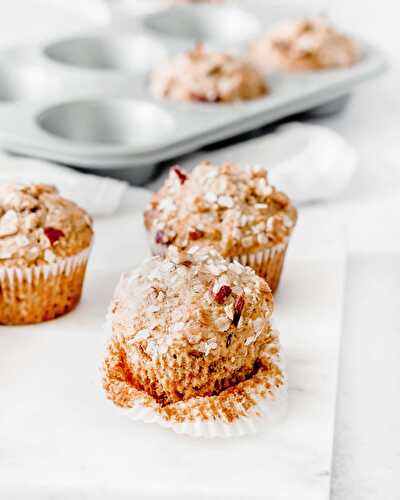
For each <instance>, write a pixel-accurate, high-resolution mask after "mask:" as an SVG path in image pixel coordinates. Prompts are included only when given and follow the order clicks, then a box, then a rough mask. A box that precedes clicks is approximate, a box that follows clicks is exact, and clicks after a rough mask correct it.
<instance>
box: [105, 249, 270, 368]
mask: <svg viewBox="0 0 400 500" xmlns="http://www.w3.org/2000/svg"><path fill="white" fill-rule="evenodd" d="M272 308H273V299H272V294H271V291H270V289H269V287H268V285H267V284H266V282H265V281H264V280H263V279H262V278H259V277H258V276H256V274H255V273H254V271H253V270H252V269H250V268H248V267H244V266H242V265H241V264H239V263H237V262H233V263H228V262H226V261H225V260H224V259H222V258H221V257H220V256H219V255H218V253H217V252H216V251H215V250H213V249H210V248H201V247H192V248H191V249H190V250H189V251H188V252H182V251H178V249H177V248H176V247H170V248H169V249H168V252H167V256H166V259H165V260H164V259H162V258H160V257H153V258H151V259H149V260H148V261H146V262H145V263H144V264H143V266H142V267H141V268H139V269H138V270H137V271H135V272H133V273H129V274H127V275H124V276H123V277H122V279H121V282H120V284H119V286H118V288H117V291H116V293H115V296H114V301H113V303H112V306H111V321H112V329H113V333H114V334H115V335H117V336H122V337H123V338H124V340H125V341H126V343H127V344H128V345H131V346H133V348H134V350H135V349H137V348H138V347H139V348H140V349H141V350H142V351H144V352H145V353H146V354H147V356H148V357H149V358H151V359H152V360H153V361H156V360H157V359H158V358H159V357H163V356H168V357H173V358H174V359H177V357H179V356H181V355H183V354H184V355H187V354H189V355H190V356H193V357H194V358H199V357H200V358H203V357H204V358H207V357H208V358H212V359H219V358H221V357H224V356H228V355H229V352H235V351H237V350H238V349H239V351H241V352H242V353H244V354H246V352H247V350H248V349H250V348H252V347H253V346H254V345H258V344H259V341H261V340H262V341H263V343H265V339H266V338H267V337H268V335H269V333H270V324H269V320H270V316H271V313H272Z"/></svg>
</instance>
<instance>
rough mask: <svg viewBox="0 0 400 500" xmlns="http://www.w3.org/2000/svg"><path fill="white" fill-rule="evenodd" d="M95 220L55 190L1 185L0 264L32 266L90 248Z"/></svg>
mask: <svg viewBox="0 0 400 500" xmlns="http://www.w3.org/2000/svg"><path fill="white" fill-rule="evenodd" d="M91 226H92V221H91V219H90V217H89V216H88V215H87V213H86V212H85V211H84V210H82V209H81V208H79V207H78V206H77V205H76V204H75V203H73V202H72V201H69V200H66V199H64V198H62V197H61V196H60V195H59V194H58V191H57V189H56V188H55V187H53V186H48V185H44V184H36V185H22V184H13V185H8V184H7V185H1V186H0V265H2V266H33V265H37V264H47V263H52V262H54V261H55V260H56V259H57V257H67V256H70V255H76V254H77V253H79V252H80V251H81V250H84V249H85V248H87V247H88V246H89V245H90V241H91V238H92V234H93V231H92V227H91Z"/></svg>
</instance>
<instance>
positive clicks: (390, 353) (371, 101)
mask: <svg viewBox="0 0 400 500" xmlns="http://www.w3.org/2000/svg"><path fill="white" fill-rule="evenodd" d="M266 1H267V0H266ZM75 2H76V4H80V5H82V6H83V5H84V4H85V2H84V0H81V1H79V2H78V0H75ZM46 3H47V4H49V3H51V1H49V2H44V1H43V0H2V1H1V6H0V42H1V43H2V45H3V46H4V45H6V44H10V43H13V42H16V41H18V42H21V41H27V40H30V39H35V38H38V37H43V36H44V35H45V34H50V35H53V34H56V33H58V32H59V31H60V30H61V29H63V30H64V31H68V28H69V27H66V26H65V25H63V23H62V20H61V21H60V23H59V24H58V23H55V22H51V23H49V22H48V19H47V17H46V16H47V14H46V12H47V8H45V7H44V5H45V4H46ZM53 3H54V4H59V5H60V2H59V0H53ZM61 3H63V2H61ZM72 3H73V2H72V0H70V1H69V2H66V4H72ZM292 3H300V2H292ZM303 4H304V2H303ZM310 4H311V5H313V6H318V8H320V9H321V11H324V12H327V13H329V14H330V15H331V16H332V17H333V19H334V20H335V21H336V22H337V23H338V24H339V25H340V26H342V27H344V28H345V29H347V30H349V31H351V32H353V33H356V34H360V35H362V36H363V37H365V38H367V39H369V40H371V41H372V42H374V43H376V44H378V45H380V46H381V47H382V48H384V49H385V51H386V54H387V56H388V58H389V60H390V65H391V69H390V71H389V72H388V73H387V74H386V75H384V76H383V77H381V78H380V79H379V80H377V81H373V82H370V83H368V84H365V85H364V86H362V87H360V88H359V89H357V91H356V92H355V94H354V96H353V98H352V100H351V102H350V104H349V106H348V108H347V109H346V110H345V111H344V112H343V113H341V114H340V115H337V116H334V117H329V118H325V119H320V120H318V123H322V124H325V125H327V126H329V127H332V128H334V129H335V130H337V131H338V132H339V133H341V134H342V135H343V136H344V137H345V138H346V139H347V140H348V141H349V142H351V143H352V144H353V145H354V146H355V147H356V148H357V149H358V151H359V153H360V155H361V165H360V168H359V170H358V171H357V173H356V174H355V176H354V179H353V181H352V182H351V185H350V186H349V188H348V189H347V190H346V192H345V193H343V195H342V196H341V198H340V199H339V200H337V201H335V202H332V203H331V208H332V210H335V211H337V214H338V217H344V218H346V220H347V224H348V247H349V258H348V266H347V283H346V291H345V306H344V324H343V340H342V353H341V358H340V381H339V390H338V404H337V417H336V437H335V446H334V458H333V470H332V475H333V476H332V498H333V499H335V500H339V499H340V500H347V499H351V500H358V499H363V500H365V499H371V500H379V499H382V500H392V499H399V498H400V480H399V473H400V424H399V422H400V400H399V399H400V397H399V393H400V390H399V386H400V363H399V360H400V317H399V316H400V314H399V313H400V293H399V292H400V290H399V288H400V287H399V283H400V224H399V218H400V72H399V69H400V23H399V17H400V4H399V3H398V2H396V1H395V0H392V1H390V0H383V1H379V2H378V1H376V0H374V1H373V0H362V1H361V0H357V1H355V0H353V1H349V0H335V1H320V2H318V1H315V2H308V3H307V5H310Z"/></svg>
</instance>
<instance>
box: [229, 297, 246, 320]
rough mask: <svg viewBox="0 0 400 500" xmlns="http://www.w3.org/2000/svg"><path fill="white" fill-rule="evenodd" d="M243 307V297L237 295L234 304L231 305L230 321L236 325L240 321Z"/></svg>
mask: <svg viewBox="0 0 400 500" xmlns="http://www.w3.org/2000/svg"><path fill="white" fill-rule="evenodd" d="M243 307H244V297H243V295H239V297H237V299H236V300H235V304H234V306H233V320H232V323H233V324H234V325H235V326H236V327H237V326H238V324H239V321H240V317H241V315H242V311H243Z"/></svg>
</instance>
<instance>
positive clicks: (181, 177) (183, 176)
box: [172, 166, 188, 184]
mask: <svg viewBox="0 0 400 500" xmlns="http://www.w3.org/2000/svg"><path fill="white" fill-rule="evenodd" d="M172 171H173V172H174V174H175V175H176V176H177V177H178V179H179V182H180V183H181V184H185V182H186V181H187V178H188V176H187V175H186V173H185V172H184V171H183V170H182V169H181V168H179V167H178V166H175V167H172Z"/></svg>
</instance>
